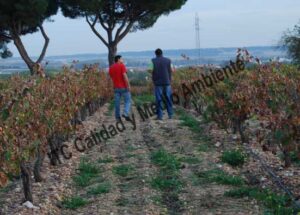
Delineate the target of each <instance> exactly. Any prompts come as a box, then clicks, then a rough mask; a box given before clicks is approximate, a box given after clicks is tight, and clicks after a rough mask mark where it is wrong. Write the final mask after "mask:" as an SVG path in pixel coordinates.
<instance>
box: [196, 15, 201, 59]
mask: <svg viewBox="0 0 300 215" xmlns="http://www.w3.org/2000/svg"><path fill="white" fill-rule="evenodd" d="M195 32H196V51H197V55H198V56H197V57H198V59H197V61H198V63H199V65H200V63H201V60H200V57H201V50H200V48H201V43H200V19H199V15H198V13H196V17H195Z"/></svg>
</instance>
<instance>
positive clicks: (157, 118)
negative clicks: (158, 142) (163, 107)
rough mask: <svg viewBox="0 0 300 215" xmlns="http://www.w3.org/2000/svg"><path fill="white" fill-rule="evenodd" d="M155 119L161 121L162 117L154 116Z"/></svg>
mask: <svg viewBox="0 0 300 215" xmlns="http://www.w3.org/2000/svg"><path fill="white" fill-rule="evenodd" d="M155 120H156V121H162V120H163V119H162V118H159V117H156V118H155Z"/></svg>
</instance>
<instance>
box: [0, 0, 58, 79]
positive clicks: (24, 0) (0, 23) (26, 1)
mask: <svg viewBox="0 0 300 215" xmlns="http://www.w3.org/2000/svg"><path fill="white" fill-rule="evenodd" d="M57 11H58V0H10V1H7V0H0V29H1V30H0V43H1V44H2V48H3V50H4V57H5V56H7V55H6V54H8V50H7V49H6V47H5V45H6V43H7V42H9V41H12V42H13V43H14V44H15V46H16V47H17V49H18V51H19V53H20V55H21V57H22V59H23V60H24V61H25V63H26V65H27V66H28V68H29V70H30V71H31V74H34V68H36V64H38V63H40V62H41V61H42V60H43V58H44V57H45V54H46V50H47V47H48V44H49V38H48V36H47V34H46V32H45V30H44V28H43V23H44V21H45V20H47V19H49V17H50V16H52V15H54V14H56V13H57ZM38 31H40V32H41V34H42V36H43V38H44V40H45V43H44V46H43V49H42V51H41V54H40V56H39V57H38V59H37V60H36V61H33V60H32V59H31V58H30V57H29V55H28V53H27V50H26V48H25V47H24V44H23V42H22V40H21V36H24V35H27V34H32V33H35V32H38Z"/></svg>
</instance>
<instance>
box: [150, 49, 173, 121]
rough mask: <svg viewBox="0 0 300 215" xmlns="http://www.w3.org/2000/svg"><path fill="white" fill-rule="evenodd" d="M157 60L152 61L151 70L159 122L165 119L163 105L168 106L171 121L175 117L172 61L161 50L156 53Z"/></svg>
mask: <svg viewBox="0 0 300 215" xmlns="http://www.w3.org/2000/svg"><path fill="white" fill-rule="evenodd" d="M155 55H156V58H153V59H152V63H151V66H150V68H149V70H150V71H151V72H152V80H153V84H154V86H155V98H156V108H157V120H162V118H163V105H165V106H166V108H167V112H168V116H169V119H172V117H173V102H172V88H171V79H172V72H173V68H172V64H171V60H170V59H168V58H165V57H164V56H163V52H162V50H161V49H157V50H156V51H155Z"/></svg>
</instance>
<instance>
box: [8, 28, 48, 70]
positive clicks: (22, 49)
mask: <svg viewBox="0 0 300 215" xmlns="http://www.w3.org/2000/svg"><path fill="white" fill-rule="evenodd" d="M39 29H40V31H41V34H42V36H43V38H44V40H45V43H44V46H43V49H42V52H41V54H40V56H39V58H38V59H37V61H36V62H34V61H33V60H32V59H31V58H30V57H29V55H28V53H27V51H26V48H25V46H24V44H23V42H22V40H21V37H20V33H19V31H18V30H16V29H14V30H12V31H11V35H12V39H13V41H14V44H15V46H16V47H17V49H18V51H19V53H20V55H21V57H22V59H23V60H24V62H25V63H26V65H27V67H28V69H29V70H30V74H31V75H34V74H36V73H37V64H39V63H41V62H42V60H43V59H44V57H45V55H46V51H47V48H48V45H49V41H50V39H49V37H48V36H47V34H46V32H45V30H44V28H43V26H42V25H40V26H39Z"/></svg>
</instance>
